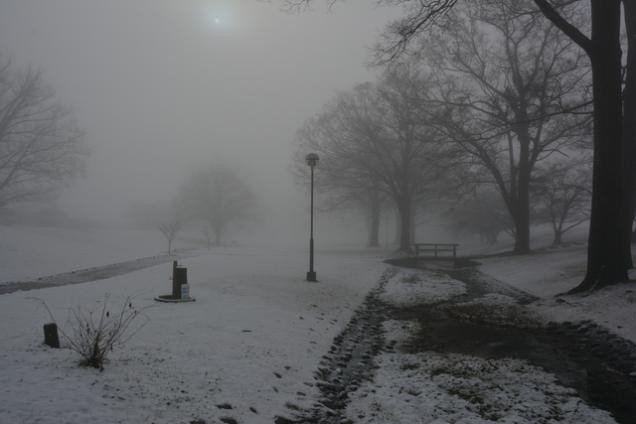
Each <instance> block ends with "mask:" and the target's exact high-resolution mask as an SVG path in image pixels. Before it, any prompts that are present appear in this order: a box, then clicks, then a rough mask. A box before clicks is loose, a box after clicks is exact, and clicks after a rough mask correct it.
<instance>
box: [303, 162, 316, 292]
mask: <svg viewBox="0 0 636 424" xmlns="http://www.w3.org/2000/svg"><path fill="white" fill-rule="evenodd" d="M305 161H307V165H309V168H311V191H310V192H311V206H310V212H309V213H310V224H309V225H310V227H309V228H310V230H309V272H308V273H307V281H311V282H315V281H318V280H316V271H314V167H315V166H316V165H318V155H317V154H315V153H309V154H308V155H307V156H305Z"/></svg>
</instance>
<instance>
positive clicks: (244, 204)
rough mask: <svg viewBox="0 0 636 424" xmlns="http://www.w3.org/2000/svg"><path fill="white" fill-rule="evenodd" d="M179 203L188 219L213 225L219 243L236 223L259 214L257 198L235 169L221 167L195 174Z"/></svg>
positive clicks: (211, 226) (187, 184)
mask: <svg viewBox="0 0 636 424" xmlns="http://www.w3.org/2000/svg"><path fill="white" fill-rule="evenodd" d="M178 203H179V207H180V210H181V212H182V214H183V216H184V217H185V218H187V219H194V220H202V221H205V222H206V223H208V224H209V226H210V229H211V230H212V232H213V233H214V238H215V244H216V245H217V246H219V245H220V244H221V242H222V241H223V239H224V237H225V236H226V234H227V233H228V232H229V231H230V229H231V228H232V227H233V226H235V225H240V224H242V223H245V222H246V221H249V220H251V219H253V218H254V217H255V213H256V207H257V198H256V195H255V194H254V192H253V191H252V190H251V189H250V187H249V186H248V185H247V184H246V183H245V182H243V180H242V179H241V178H240V177H239V176H238V175H237V174H236V172H235V171H233V170H232V169H230V168H226V167H222V166H217V167H213V168H210V169H209V170H207V171H200V172H196V173H194V174H192V175H191V176H190V178H189V179H188V180H187V181H186V183H185V184H184V185H183V187H182V189H181V195H180V196H179V200H178Z"/></svg>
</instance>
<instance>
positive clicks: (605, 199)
mask: <svg viewBox="0 0 636 424" xmlns="http://www.w3.org/2000/svg"><path fill="white" fill-rule="evenodd" d="M620 13H621V8H620V0H592V46H591V52H590V59H591V61H592V73H593V84H594V178H593V193H592V214H591V219H590V234H589V245H588V259H587V274H586V276H585V279H584V280H583V282H582V283H581V284H579V285H578V286H577V287H575V288H574V289H573V290H572V292H580V291H587V290H595V289H599V288H601V287H605V286H608V285H610V284H614V283H618V282H623V281H626V280H627V262H626V256H627V255H626V253H625V246H626V244H625V243H624V238H623V235H624V227H625V225H624V223H625V220H624V216H625V213H626V212H627V211H626V210H625V209H626V208H625V202H624V201H623V199H624V196H623V189H624V185H623V172H622V170H623V168H622V166H621V165H622V163H623V162H622V153H623V149H622V147H623V142H622V137H621V135H622V96H621V49H620V42H619V40H620V39H619V36H620Z"/></svg>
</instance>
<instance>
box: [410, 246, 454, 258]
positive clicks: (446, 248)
mask: <svg viewBox="0 0 636 424" xmlns="http://www.w3.org/2000/svg"><path fill="white" fill-rule="evenodd" d="M414 246H415V260H417V259H419V258H420V253H422V252H433V255H432V257H433V258H437V257H439V254H440V253H446V252H449V253H450V252H453V258H457V246H459V244H457V243H415V244H414ZM422 257H424V256H422ZM426 257H431V256H428V255H427V256H426Z"/></svg>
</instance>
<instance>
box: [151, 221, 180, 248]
mask: <svg viewBox="0 0 636 424" xmlns="http://www.w3.org/2000/svg"><path fill="white" fill-rule="evenodd" d="M157 228H158V229H159V231H161V234H163V236H164V237H165V238H166V240H168V255H171V254H172V242H173V241H174V239H175V238H176V237H177V233H179V230H181V220H180V219H179V216H177V215H175V216H174V217H173V218H172V219H171V220H170V221H167V222H162V223H160V224H159V226H158V227H157Z"/></svg>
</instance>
